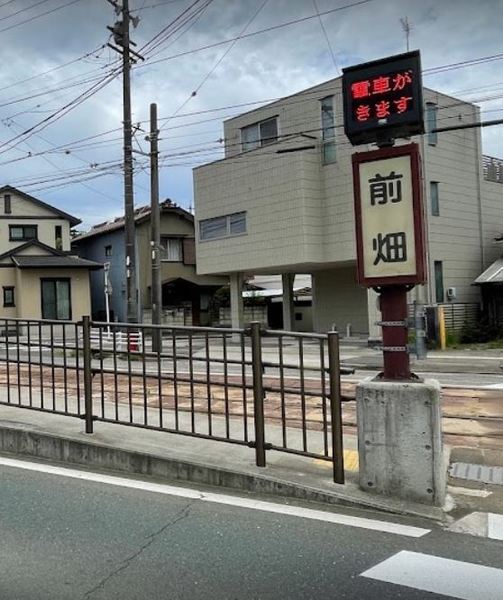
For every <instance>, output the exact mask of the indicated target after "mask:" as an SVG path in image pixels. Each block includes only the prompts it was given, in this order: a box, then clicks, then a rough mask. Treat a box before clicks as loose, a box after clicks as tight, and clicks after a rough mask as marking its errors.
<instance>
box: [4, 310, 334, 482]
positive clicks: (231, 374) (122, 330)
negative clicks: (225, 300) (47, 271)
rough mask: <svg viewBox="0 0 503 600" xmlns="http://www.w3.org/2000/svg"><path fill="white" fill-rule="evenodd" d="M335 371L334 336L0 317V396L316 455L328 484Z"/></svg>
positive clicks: (260, 459)
mask: <svg viewBox="0 0 503 600" xmlns="http://www.w3.org/2000/svg"><path fill="white" fill-rule="evenodd" d="M153 329H158V330H160V333H161V337H162V350H161V351H160V352H152V350H151V343H150V339H151V333H152V331H153ZM340 372H341V368H340V361H339V337H338V334H337V332H330V333H328V334H327V335H318V334H307V333H295V332H286V331H271V330H264V329H262V328H261V325H260V323H252V324H251V327H250V328H248V329H221V328H207V327H182V326H180V327H168V326H153V325H150V324H142V325H139V324H134V325H133V324H122V323H120V324H118V323H114V324H113V325H109V324H107V323H98V322H91V321H90V320H89V318H87V317H85V318H84V319H83V321H81V322H78V323H76V322H63V321H37V320H19V319H0V382H1V383H3V386H1V387H0V404H8V405H11V406H18V407H23V408H28V409H33V410H42V411H49V412H52V413H56V414H62V415H68V416H73V417H79V418H82V419H84V420H85V428H86V432H87V433H92V432H93V429H94V423H95V421H104V422H109V423H120V424H123V425H128V426H132V427H141V428H147V429H156V430H162V431H166V432H170V433H177V434H181V435H188V436H193V437H200V438H206V439H212V440H217V441H224V442H228V443H233V444H241V445H246V446H249V447H250V448H254V450H255V458H256V463H257V465H259V466H265V464H266V453H267V451H269V450H277V451H281V452H288V453H291V454H298V455H301V456H309V457H313V458H318V459H323V460H327V461H331V462H332V463H333V473H334V481H336V482H337V483H343V481H344V464H343V451H342V417H341V394H340Z"/></svg>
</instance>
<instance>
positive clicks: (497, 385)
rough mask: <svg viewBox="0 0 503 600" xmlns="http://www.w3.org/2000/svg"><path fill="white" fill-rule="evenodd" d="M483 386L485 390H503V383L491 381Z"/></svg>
mask: <svg viewBox="0 0 503 600" xmlns="http://www.w3.org/2000/svg"><path fill="white" fill-rule="evenodd" d="M482 387H483V388H484V389H485V390H503V383H491V384H488V385H484V386H482Z"/></svg>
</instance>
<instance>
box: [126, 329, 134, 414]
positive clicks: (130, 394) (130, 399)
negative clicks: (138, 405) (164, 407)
mask: <svg viewBox="0 0 503 600" xmlns="http://www.w3.org/2000/svg"><path fill="white" fill-rule="evenodd" d="M130 336H131V328H130V327H128V328H127V330H126V344H127V347H128V349H129V345H130V339H131V337H130ZM127 370H128V404H129V422H130V423H132V422H133V380H132V378H131V353H130V352H128V355H127Z"/></svg>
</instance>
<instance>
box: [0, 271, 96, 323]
mask: <svg viewBox="0 0 503 600" xmlns="http://www.w3.org/2000/svg"><path fill="white" fill-rule="evenodd" d="M2 270H6V269H2ZM45 277H56V278H69V279H70V280H71V282H70V293H71V301H72V315H71V318H72V320H74V321H77V320H79V319H81V318H82V317H83V316H84V315H90V314H91V293H90V287H89V272H88V270H87V269H75V270H73V269H17V282H16V290H17V299H16V304H17V311H18V316H19V317H21V318H24V319H41V318H42V296H41V283H40V280H41V279H42V278H45Z"/></svg>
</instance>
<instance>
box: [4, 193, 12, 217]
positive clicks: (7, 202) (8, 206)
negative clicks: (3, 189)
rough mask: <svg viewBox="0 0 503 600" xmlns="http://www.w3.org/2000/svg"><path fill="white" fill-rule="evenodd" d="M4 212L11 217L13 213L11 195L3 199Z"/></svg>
mask: <svg viewBox="0 0 503 600" xmlns="http://www.w3.org/2000/svg"><path fill="white" fill-rule="evenodd" d="M3 211H4V213H5V214H6V215H10V214H11V212H12V207H11V202H10V194H4V197H3Z"/></svg>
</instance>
